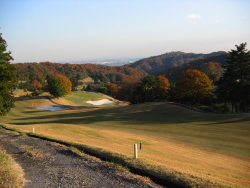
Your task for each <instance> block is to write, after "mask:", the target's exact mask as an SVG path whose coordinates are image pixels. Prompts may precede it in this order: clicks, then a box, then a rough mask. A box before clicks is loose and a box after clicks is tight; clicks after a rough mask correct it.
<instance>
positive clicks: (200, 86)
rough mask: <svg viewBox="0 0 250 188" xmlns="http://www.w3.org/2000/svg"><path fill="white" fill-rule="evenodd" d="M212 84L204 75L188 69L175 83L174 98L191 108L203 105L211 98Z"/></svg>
mask: <svg viewBox="0 0 250 188" xmlns="http://www.w3.org/2000/svg"><path fill="white" fill-rule="evenodd" d="M212 82H213V81H212V80H211V79H210V78H209V77H208V76H207V75H206V74H205V73H203V72H201V71H199V70H195V69H189V70H187V71H186V72H184V73H183V75H182V78H181V80H180V81H179V82H177V83H176V91H175V93H176V95H177V96H176V97H177V98H178V99H180V100H181V101H182V102H184V103H188V104H190V105H191V106H194V105H196V104H197V103H203V102H205V101H207V100H209V99H211V97H212Z"/></svg>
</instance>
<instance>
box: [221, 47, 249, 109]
mask: <svg viewBox="0 0 250 188" xmlns="http://www.w3.org/2000/svg"><path fill="white" fill-rule="evenodd" d="M246 45H247V43H242V44H240V45H239V46H238V45H235V46H236V50H231V51H230V52H229V57H228V59H227V65H225V66H224V68H226V71H225V72H224V74H223V77H221V78H220V80H219V81H218V82H217V83H216V85H217V86H218V88H217V91H216V94H217V97H218V100H219V101H221V102H230V103H231V104H232V105H233V108H235V110H236V112H238V110H239V109H240V110H242V111H244V112H246V111H247V107H249V105H250V51H249V50H247V49H246Z"/></svg>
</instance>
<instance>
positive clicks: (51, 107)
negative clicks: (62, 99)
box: [37, 106, 69, 111]
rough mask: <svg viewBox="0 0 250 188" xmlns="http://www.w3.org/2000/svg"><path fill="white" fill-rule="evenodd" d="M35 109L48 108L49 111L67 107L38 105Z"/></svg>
mask: <svg viewBox="0 0 250 188" xmlns="http://www.w3.org/2000/svg"><path fill="white" fill-rule="evenodd" d="M37 109H43V110H50V111H60V110H66V109H69V108H61V107H59V106H40V107H37Z"/></svg>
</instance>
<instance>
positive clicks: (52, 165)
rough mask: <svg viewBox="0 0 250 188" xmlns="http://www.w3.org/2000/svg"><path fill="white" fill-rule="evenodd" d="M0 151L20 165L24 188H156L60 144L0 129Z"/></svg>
mask: <svg viewBox="0 0 250 188" xmlns="http://www.w3.org/2000/svg"><path fill="white" fill-rule="evenodd" d="M0 142H1V146H0V147H1V150H5V151H6V152H7V153H8V154H10V155H11V156H12V158H13V159H14V160H15V161H16V162H17V163H18V164H20V165H21V167H22V168H23V170H24V173H25V176H24V178H25V182H24V187H25V188H31V187H32V188H34V187H38V188H39V187H43V188H44V187H50V188H52V187H87V188H90V187H93V188H96V187H109V188H112V187H114V188H117V187H120V188H122V187H129V188H133V187H134V188H140V187H143V188H158V187H162V186H159V185H157V184H155V183H153V182H152V181H151V180H149V179H148V178H143V177H141V176H137V175H134V174H132V173H130V172H128V171H126V170H124V169H121V168H118V167H117V166H115V165H112V164H109V163H106V162H104V161H101V160H99V159H97V158H95V157H92V156H89V155H86V154H82V153H78V152H74V151H72V150H70V149H69V148H68V147H65V146H63V145H60V144H57V143H53V142H49V141H45V140H41V139H37V138H32V137H29V136H26V135H19V134H17V133H13V132H10V131H7V130H5V129H3V128H0Z"/></svg>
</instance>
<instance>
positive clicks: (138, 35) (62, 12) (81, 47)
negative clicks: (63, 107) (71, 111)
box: [0, 0, 250, 62]
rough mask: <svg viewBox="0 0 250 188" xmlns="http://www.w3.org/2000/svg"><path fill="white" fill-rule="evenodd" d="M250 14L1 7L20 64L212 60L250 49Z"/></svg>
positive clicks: (76, 3) (23, 1)
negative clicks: (178, 55)
mask: <svg viewBox="0 0 250 188" xmlns="http://www.w3.org/2000/svg"><path fill="white" fill-rule="evenodd" d="M249 8H250V1H249V0H206V1H202V0H197V1H195V0H176V1H169V0H0V27H1V29H0V33H2V34H3V35H2V37H3V38H4V39H5V40H6V41H7V44H8V49H7V50H10V51H11V52H12V56H13V58H14V59H15V60H14V61H13V62H42V61H51V62H58V61H73V60H87V59H89V60H90V59H98V58H99V59H105V58H131V57H150V56H154V55H160V54H164V53H166V52H171V51H183V52H193V53H210V52H214V51H221V50H222V51H229V50H230V49H234V48H235V45H236V44H237V45H239V44H240V43H242V42H248V44H249V45H250V11H249ZM249 45H248V49H250V48H249Z"/></svg>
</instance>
